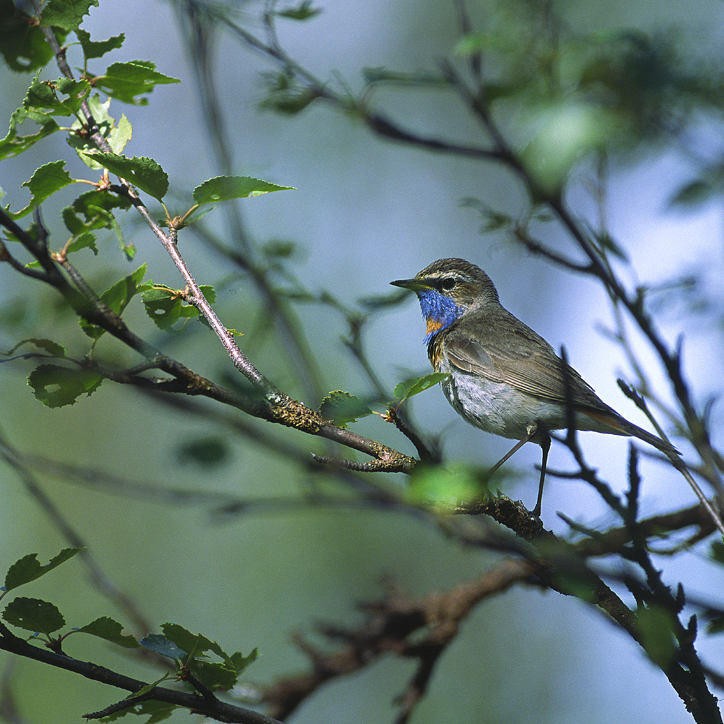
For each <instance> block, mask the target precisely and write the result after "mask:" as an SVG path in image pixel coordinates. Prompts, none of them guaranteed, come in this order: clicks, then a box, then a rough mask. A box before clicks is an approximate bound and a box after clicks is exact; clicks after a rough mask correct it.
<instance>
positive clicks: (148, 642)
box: [139, 634, 188, 660]
mask: <svg viewBox="0 0 724 724" xmlns="http://www.w3.org/2000/svg"><path fill="white" fill-rule="evenodd" d="M139 643H140V644H141V646H143V647H144V648H147V649H149V650H151V651H155V652H156V653H157V654H161V656H167V657H168V658H169V659H174V660H182V659H185V658H186V656H188V653H187V652H186V651H184V650H182V649H180V648H179V647H178V646H176V644H175V643H174V642H173V641H170V640H169V639H167V638H166V637H165V636H162V635H161V634H148V636H146V637H144V638H142V639H141V641H140V642H139Z"/></svg>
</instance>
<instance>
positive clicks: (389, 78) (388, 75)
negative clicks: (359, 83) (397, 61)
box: [362, 67, 449, 86]
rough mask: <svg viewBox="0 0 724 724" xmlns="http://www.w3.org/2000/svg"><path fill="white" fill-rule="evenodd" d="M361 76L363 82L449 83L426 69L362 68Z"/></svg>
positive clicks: (436, 84)
mask: <svg viewBox="0 0 724 724" xmlns="http://www.w3.org/2000/svg"><path fill="white" fill-rule="evenodd" d="M362 76H363V78H364V79H365V83H380V82H386V83H400V84H403V85H425V86H430V85H435V86H438V85H443V86H447V85H449V83H448V81H446V80H445V79H444V78H443V77H442V76H441V75H440V74H439V73H430V72H428V71H421V70H417V71H413V72H411V73H409V72H404V71H397V70H389V69H388V68H385V67H376V68H369V67H368V68H363V69H362Z"/></svg>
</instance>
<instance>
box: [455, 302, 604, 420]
mask: <svg viewBox="0 0 724 724" xmlns="http://www.w3.org/2000/svg"><path fill="white" fill-rule="evenodd" d="M506 316H507V313H506ZM511 318H512V320H513V321H514V324H511V323H510V320H511ZM466 321H467V320H466ZM471 321H472V320H471ZM491 321H492V322H495V321H497V322H499V323H498V324H495V325H494V328H492V329H491V326H490V325H486V327H487V328H488V329H490V333H489V334H487V335H486V334H482V335H481V334H480V332H484V331H485V328H484V327H482V326H481V325H476V328H475V332H476V334H475V337H476V338H475V339H473V338H472V335H470V334H467V333H466V330H465V326H464V325H461V326H459V327H457V328H456V329H451V330H450V334H448V335H447V337H446V339H445V352H446V353H447V357H448V359H449V360H450V363H451V364H452V365H453V366H454V367H456V368H457V369H459V370H460V371H461V372H467V373H469V374H476V375H480V376H481V377H484V378H485V379H488V380H490V381H491V382H504V383H506V384H509V385H511V386H512V387H514V388H515V389H516V390H519V391H520V392H524V393H526V394H528V395H532V396H533V397H538V398H540V399H544V400H549V401H551V402H559V403H561V404H565V403H566V386H567V385H568V387H569V390H570V391H569V393H568V394H570V395H571V399H572V401H573V403H574V404H576V405H583V406H585V407H590V408H593V409H598V410H606V411H608V410H610V408H609V407H608V405H606V404H605V403H604V402H602V401H601V400H600V399H599V398H598V396H597V395H596V393H595V392H594V391H593V389H592V388H591V387H590V386H589V385H588V384H587V383H586V382H585V381H584V380H583V378H582V377H581V376H580V375H579V374H578V372H576V370H574V369H573V368H572V367H571V366H570V365H565V373H564V372H563V370H564V365H563V361H562V360H561V358H560V357H558V355H557V354H556V353H555V351H554V350H553V348H552V347H551V346H550V345H549V344H548V342H546V341H545V340H544V339H543V338H542V337H540V336H539V335H538V334H536V333H535V332H534V331H533V330H532V329H530V328H529V327H527V326H526V325H524V324H523V323H522V322H520V321H519V320H517V319H515V317H512V315H511V317H509V318H508V319H498V320H495V319H493V320H491ZM500 322H503V324H500ZM566 378H567V380H566Z"/></svg>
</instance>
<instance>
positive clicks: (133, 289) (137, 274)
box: [79, 264, 146, 339]
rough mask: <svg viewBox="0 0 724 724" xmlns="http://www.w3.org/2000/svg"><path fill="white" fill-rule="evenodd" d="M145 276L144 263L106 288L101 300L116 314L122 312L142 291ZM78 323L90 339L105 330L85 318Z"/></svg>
mask: <svg viewBox="0 0 724 724" xmlns="http://www.w3.org/2000/svg"><path fill="white" fill-rule="evenodd" d="M145 276H146V265H145V264H141V266H139V267H138V269H136V271H134V272H133V273H131V274H129V275H128V276H126V277H123V279H119V280H118V281H117V282H116V283H115V284H114V285H113V286H111V287H109V288H108V289H106V291H105V292H103V294H101V296H100V299H101V301H102V302H103V303H104V304H105V305H106V306H108V307H109V308H110V309H112V310H113V311H114V312H115V313H116V314H123V310H124V309H125V308H126V307H127V306H128V304H129V302H130V301H131V299H133V297H134V296H135V295H136V294H138V293H139V292H141V291H143V289H144V287H142V286H141V282H142V281H143V277H145ZM79 323H80V326H81V329H82V330H83V331H84V332H85V333H86V334H87V335H88V336H89V337H91V338H92V339H98V338H99V337H101V336H102V335H103V334H104V333H105V331H106V330H105V329H103V328H102V327H99V326H98V325H96V324H92V323H91V322H88V321H87V320H85V319H80V320H79Z"/></svg>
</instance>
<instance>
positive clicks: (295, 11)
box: [275, 0, 322, 20]
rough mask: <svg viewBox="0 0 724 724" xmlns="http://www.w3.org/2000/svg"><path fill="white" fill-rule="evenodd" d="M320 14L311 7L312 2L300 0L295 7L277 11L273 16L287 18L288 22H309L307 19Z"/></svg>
mask: <svg viewBox="0 0 724 724" xmlns="http://www.w3.org/2000/svg"><path fill="white" fill-rule="evenodd" d="M321 12H322V11H321V10H319V9H317V8H313V7H312V0H302V2H301V3H300V4H299V5H297V6H296V7H293V8H288V9H287V10H278V11H277V12H276V13H275V14H276V15H278V16H279V17H280V18H289V19H290V20H309V18H313V17H314V16H315V15H319V14H320V13H321Z"/></svg>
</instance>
